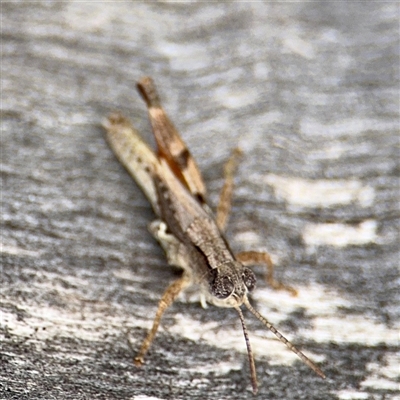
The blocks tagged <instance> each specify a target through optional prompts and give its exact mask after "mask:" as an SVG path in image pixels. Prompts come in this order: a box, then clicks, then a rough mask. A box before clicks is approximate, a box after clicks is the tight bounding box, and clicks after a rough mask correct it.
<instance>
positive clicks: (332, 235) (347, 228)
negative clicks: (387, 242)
mask: <svg viewBox="0 0 400 400" xmlns="http://www.w3.org/2000/svg"><path fill="white" fill-rule="evenodd" d="M377 227H378V223H377V222H376V221H374V220H367V221H363V222H361V223H360V224H358V225H356V226H354V225H347V224H339V223H335V224H334V223H332V224H308V225H306V226H305V228H304V230H303V233H302V237H303V240H304V242H305V243H306V245H307V246H313V247H315V246H325V245H327V246H335V247H344V246H350V245H356V246H359V245H364V244H367V243H375V242H376V241H377V239H378V235H377V233H376V230H377Z"/></svg>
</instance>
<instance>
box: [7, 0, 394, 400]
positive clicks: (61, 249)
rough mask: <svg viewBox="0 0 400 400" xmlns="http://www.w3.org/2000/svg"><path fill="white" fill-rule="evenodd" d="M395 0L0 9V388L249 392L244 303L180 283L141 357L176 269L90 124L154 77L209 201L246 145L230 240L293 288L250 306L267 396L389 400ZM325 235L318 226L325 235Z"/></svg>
mask: <svg viewBox="0 0 400 400" xmlns="http://www.w3.org/2000/svg"><path fill="white" fill-rule="evenodd" d="M398 17H399V6H398V3H395V2H392V3H390V2H372V3H371V2H364V3H361V2H352V3H340V4H337V3H334V2H331V3H328V2H320V3H318V2H307V3H297V4H296V3H290V4H284V3H269V4H267V3H240V4H238V3H236V4H230V5H227V4H225V5H223V4H215V3H195V4H190V5H189V4H167V3H159V4H156V3H153V4H144V3H134V2H132V3H119V4H118V3H113V2H99V3H90V2H87V3H84V2H54V3H23V2H21V3H18V4H13V3H3V5H2V34H3V43H2V52H3V58H2V65H1V67H2V76H1V78H2V113H3V114H2V135H1V140H2V143H1V165H2V187H1V196H2V199H1V200H2V209H1V215H2V220H1V233H0V235H1V244H2V247H1V250H2V253H1V263H2V283H1V313H2V314H1V373H0V398H4V399H43V398H46V399H53V398H54V399H58V400H61V399H95V398H96V399H137V400H139V399H141V400H142V399H150V398H151V399H188V398H190V399H245V398H249V399H250V398H253V396H252V394H251V388H250V380H249V373H248V365H247V357H246V355H245V344H244V340H243V338H242V334H241V331H240V324H239V321H238V319H237V315H236V313H235V311H234V310H224V309H217V308H214V307H209V308H208V309H207V310H204V309H202V308H201V307H200V305H199V303H198V302H197V300H196V297H195V296H192V295H191V294H189V295H188V296H183V297H182V298H181V300H180V301H178V302H176V304H174V305H173V307H172V308H171V309H170V310H169V311H168V312H167V314H166V315H165V318H164V319H163V327H162V329H161V330H160V332H159V334H158V336H157V338H156V341H155V343H154V346H153V347H152V349H151V351H150V353H149V357H148V359H147V363H146V364H145V366H144V367H142V368H141V369H138V368H136V367H135V366H134V365H133V363H132V358H133V356H134V354H135V351H136V350H137V349H138V346H139V344H140V341H141V340H142V339H143V337H144V336H145V334H146V332H147V329H148V327H149V326H150V324H151V320H152V317H153V315H154V313H155V310H156V307H157V301H158V299H159V298H160V296H161V294H162V292H163V290H164V289H165V287H166V286H167V284H168V282H170V281H172V280H173V279H174V278H175V276H176V271H173V270H172V269H171V268H168V267H167V266H166V261H165V259H164V257H163V254H162V251H161V250H160V248H159V247H158V245H157V243H156V242H155V241H154V240H153V239H152V238H151V236H150V234H149V233H148V231H147V228H146V227H147V224H148V223H149V222H150V221H151V220H152V218H153V214H152V211H151V209H150V206H149V205H148V203H147V202H146V199H145V198H144V196H143V195H142V193H141V192H140V191H139V189H138V188H137V187H136V186H135V184H133V183H132V181H131V179H130V177H129V176H128V174H127V173H126V172H125V170H124V169H123V168H122V167H121V166H120V165H119V164H118V162H117V161H116V159H115V158H114V156H113V154H112V152H111V151H110V149H109V148H108V147H107V145H106V142H105V140H104V132H103V130H102V128H101V127H100V122H101V120H102V118H103V117H104V116H105V115H107V114H108V113H109V112H110V111H112V110H115V109H118V110H122V111H123V112H124V113H125V114H126V115H128V116H129V117H130V118H131V119H132V120H133V121H134V124H135V125H136V127H137V128H138V129H139V130H140V131H141V132H142V134H143V136H144V137H145V138H146V140H148V141H149V142H151V143H152V138H151V134H150V129H149V124H148V122H147V116H146V111H145V107H144V105H143V104H142V102H141V100H140V99H139V96H138V95H137V94H136V92H135V89H134V84H135V81H136V80H137V79H138V78H140V77H141V76H142V75H151V76H153V77H154V79H155V80H156V83H157V84H158V87H159V90H160V93H161V97H162V98H163V100H164V106H165V108H166V109H167V111H168V112H169V114H170V116H171V118H172V119H173V121H174V122H175V123H176V125H177V127H178V128H179V129H180V131H181V133H182V136H183V137H184V138H185V140H186V141H187V143H188V145H189V147H190V149H191V150H192V152H193V154H194V155H195V157H196V159H197V160H198V163H199V165H200V167H201V169H202V171H203V172H204V177H205V180H206V182H207V183H208V187H209V197H210V200H211V203H213V204H215V201H216V198H217V195H218V190H219V188H220V187H221V184H222V179H221V176H222V171H221V170H222V165H223V161H224V160H225V159H226V158H227V157H228V156H229V154H230V151H231V149H232V148H234V147H235V146H237V145H240V146H241V148H242V149H243V151H244V153H245V156H244V158H243V160H242V163H241V165H240V168H239V172H238V176H237V185H238V187H237V190H236V192H235V198H234V210H233V214H232V217H231V219H230V223H229V230H228V238H229V240H230V241H231V243H232V246H233V248H234V249H235V250H237V251H240V250H250V249H254V250H269V251H270V252H271V253H272V255H273V256H274V259H275V260H276V262H277V265H278V267H277V276H278V277H279V278H280V279H282V280H284V281H285V282H286V283H289V284H291V285H293V286H295V287H296V288H297V289H298V290H299V296H298V297H297V298H293V297H290V296H289V295H287V294H285V293H276V292H273V291H272V290H270V289H269V288H267V287H266V286H265V285H264V284H263V283H262V279H261V276H262V269H261V268H260V267H256V268H255V271H256V272H257V275H258V276H259V278H260V283H259V285H258V289H257V290H256V291H255V293H254V296H253V302H254V303H255V305H256V306H257V308H258V309H259V310H260V311H261V312H262V313H263V314H265V315H266V316H267V317H268V318H269V319H270V320H271V322H273V323H275V324H276V325H277V327H278V328H279V329H280V330H281V331H282V332H283V333H285V334H286V335H287V336H288V337H289V338H290V339H292V340H293V341H294V342H295V343H296V344H298V345H299V347H301V349H302V350H304V351H305V352H306V353H307V354H309V355H310V356H311V357H312V358H313V359H314V360H316V361H317V362H319V363H320V365H321V367H322V369H323V370H324V371H325V373H326V374H327V376H328V379H327V380H326V381H322V380H321V379H320V378H318V377H317V376H314V374H313V373H312V371H310V370H308V368H307V367H306V366H304V365H302V364H301V363H300V362H297V360H296V358H295V357H294V356H293V357H292V354H291V353H290V352H289V351H288V350H286V349H285V348H284V346H283V345H282V344H280V343H278V342H277V341H276V340H275V339H274V338H272V335H270V334H269V333H268V332H266V331H265V330H263V329H262V328H261V327H260V326H259V324H258V323H256V322H255V321H254V320H253V319H252V318H251V317H250V316H249V315H247V320H248V325H249V330H250V334H251V339H252V341H253V347H254V351H255V353H256V363H257V371H258V377H259V381H260V393H259V397H258V398H260V399H267V398H268V399H299V398H304V399H352V398H354V399H360V398H368V399H386V400H387V399H395V398H397V399H398V398H399V397H398V396H399V392H398V391H397V390H398V383H399V374H398V364H399V358H398V351H399V343H398V329H399V318H398V316H399V315H398V314H399V301H398V300H399V299H398V261H399V260H398V256H399V255H398V216H399V214H398V195H399V193H398V171H399V158H398V128H399V115H398V112H399V80H398V79H399V68H398V61H399V59H398V45H399V38H398ZM326 231H328V233H327V232H326Z"/></svg>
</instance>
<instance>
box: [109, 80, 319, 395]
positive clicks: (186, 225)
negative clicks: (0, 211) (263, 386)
mask: <svg viewBox="0 0 400 400" xmlns="http://www.w3.org/2000/svg"><path fill="white" fill-rule="evenodd" d="M137 89H138V91H139V93H140V95H141V97H142V98H143V100H144V101H145V103H146V105H147V109H148V113H149V119H150V122H151V125H152V129H153V133H154V136H155V139H156V143H157V153H154V152H153V151H152V150H151V149H150V148H149V147H148V146H147V144H146V143H145V142H144V141H143V140H142V139H141V137H140V136H139V134H138V132H137V131H136V130H135V129H134V128H133V126H132V125H131V124H130V122H129V121H128V120H127V119H126V118H125V117H123V116H122V115H121V114H120V113H113V114H111V115H110V116H109V117H108V118H107V120H106V121H105V122H104V123H103V125H104V127H105V129H106V131H107V140H108V143H109V145H110V146H111V148H112V149H113V151H114V153H115V155H116V156H117V158H118V159H119V161H120V162H121V163H122V164H123V165H124V166H125V167H126V169H127V170H128V172H129V173H130V174H131V175H132V177H133V178H134V179H135V181H136V182H137V184H138V185H139V186H140V187H141V189H142V190H143V192H144V193H145V195H146V197H147V198H148V200H149V201H150V203H151V205H152V207H153V209H154V212H155V214H156V215H157V220H155V221H154V222H152V223H151V224H150V227H149V229H150V231H151V233H152V234H153V236H154V237H155V238H156V239H157V241H158V242H159V243H160V244H161V246H162V247H163V249H164V251H165V254H166V257H167V260H168V263H169V264H170V265H174V266H177V267H180V268H181V269H182V270H183V273H182V276H181V277H180V278H178V279H177V280H176V281H174V282H173V283H171V284H170V285H169V286H168V288H167V289H166V290H165V292H164V294H163V296H162V298H161V300H160V302H159V305H158V309H157V312H156V315H155V318H154V321H153V326H152V328H151V330H150V331H149V333H148V335H147V337H146V338H145V339H144V341H143V343H142V346H141V348H140V350H139V353H138V354H137V356H136V358H135V360H134V362H135V364H136V365H138V366H140V365H142V364H143V362H144V357H145V355H146V353H147V351H148V349H149V347H150V345H151V343H152V342H153V340H154V337H155V335H156V332H157V329H158V327H159V324H160V320H161V317H162V315H163V314H164V312H165V310H166V309H167V308H168V307H169V306H170V305H171V304H172V303H173V302H174V301H175V299H176V298H177V297H178V295H179V293H181V292H182V291H183V290H184V289H186V288H187V287H189V286H190V285H193V284H196V285H198V286H199V287H200V289H201V299H202V300H201V301H202V305H203V306H205V305H206V302H208V303H211V304H213V305H215V306H217V307H232V308H234V309H235V310H236V311H237V313H238V315H239V319H240V322H241V325H242V329H243V334H244V339H245V343H246V347H247V354H248V360H249V364H250V375H251V383H252V389H253V393H254V394H256V393H257V390H258V383H257V376H256V369H255V363H254V357H253V352H252V348H251V344H250V340H249V335H248V332H247V328H246V325H245V321H244V317H243V313H242V310H241V306H242V305H244V306H245V307H247V309H248V310H249V311H250V312H251V313H252V314H253V315H254V316H255V317H256V318H257V319H258V320H259V321H261V322H262V323H263V324H264V325H265V326H266V327H267V328H268V329H269V330H271V331H272V332H273V333H274V334H275V335H276V336H277V337H278V339H279V340H280V341H281V342H283V343H284V344H285V345H286V346H287V347H288V348H289V349H290V350H291V351H293V352H294V353H295V354H297V355H298V356H299V357H300V359H301V360H302V361H303V362H304V363H305V364H307V365H308V366H309V367H310V368H311V369H312V370H314V371H315V372H316V373H317V374H318V375H319V376H321V377H322V378H325V375H324V373H323V372H322V371H321V370H320V369H319V368H318V367H317V366H316V365H315V364H314V363H313V362H312V361H311V360H310V359H308V358H307V357H306V356H305V355H304V354H303V353H302V352H301V351H300V350H298V349H297V348H296V347H295V346H294V345H293V344H292V343H291V342H289V341H288V340H287V339H286V338H285V337H284V336H283V335H282V334H281V333H280V332H278V330H277V329H276V328H275V327H274V326H273V325H272V324H271V323H270V322H268V320H267V319H266V318H264V317H263V316H262V315H261V314H260V313H259V312H258V311H257V310H255V309H254V308H253V306H252V305H251V304H250V302H249V299H248V293H249V292H251V291H252V290H253V289H254V287H255V284H256V277H255V275H254V273H253V271H252V270H251V269H250V268H249V265H254V264H265V265H266V266H267V267H268V274H267V281H268V282H269V284H270V285H271V286H272V287H273V288H276V289H286V290H289V291H290V292H292V293H293V294H295V290H294V289H292V288H290V287H287V286H285V285H283V284H281V283H279V282H277V281H275V280H274V278H273V266H272V262H271V258H270V256H269V255H268V254H267V253H259V252H254V251H248V252H241V253H239V254H236V255H233V253H232V251H231V249H230V247H229V244H228V243H227V241H226V239H225V237H224V234H223V232H224V229H225V226H226V223H227V219H228V215H229V211H230V207H231V197H232V190H233V175H234V171H235V168H236V165H237V159H238V156H239V154H240V150H238V149H236V150H235V151H234V152H233V155H232V156H231V158H230V159H229V161H228V162H227V163H226V165H225V169H224V175H225V183H224V186H223V189H222V191H221V194H220V199H219V204H218V208H217V213H216V216H214V214H213V212H212V211H211V208H210V207H209V206H208V205H207V202H206V187H205V184H204V182H203V178H202V176H201V173H200V171H199V168H198V167H197V165H196V163H195V161H194V159H193V157H192V156H191V154H190V152H189V150H188V148H187V147H186V145H185V143H184V142H183V140H182V139H181V137H180V135H179V133H178V131H177V130H176V128H175V127H174V125H173V124H172V122H171V121H170V119H169V118H168V116H167V114H166V113H165V111H164V109H163V108H162V106H161V103H160V98H159V96H158V93H157V90H156V88H155V85H154V82H153V80H152V79H151V78H150V77H144V78H142V79H141V80H140V81H139V82H138V83H137Z"/></svg>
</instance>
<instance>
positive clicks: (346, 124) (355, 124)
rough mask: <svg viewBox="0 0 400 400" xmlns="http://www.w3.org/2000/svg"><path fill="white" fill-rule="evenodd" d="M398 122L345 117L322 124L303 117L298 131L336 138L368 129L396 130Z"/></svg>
mask: <svg viewBox="0 0 400 400" xmlns="http://www.w3.org/2000/svg"><path fill="white" fill-rule="evenodd" d="M398 129H399V127H398V122H397V121H396V122H393V121H384V120H378V119H357V118H351V119H345V120H342V121H338V122H335V123H332V124H322V123H321V122H319V121H317V120H316V119H313V118H303V119H302V121H301V122H300V132H301V134H302V135H303V136H305V137H306V138H308V137H317V136H318V137H320V136H321V135H322V136H324V137H331V138H338V137H341V136H351V135H361V134H363V133H365V132H368V131H374V132H376V133H378V132H386V131H396V132H397V131H398Z"/></svg>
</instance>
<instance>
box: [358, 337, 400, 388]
mask: <svg viewBox="0 0 400 400" xmlns="http://www.w3.org/2000/svg"><path fill="white" fill-rule="evenodd" d="M397 344H398V339H397ZM399 366H400V353H397V354H389V355H387V356H386V357H385V358H384V360H383V362H382V363H381V364H378V363H370V364H368V366H367V369H368V371H370V373H371V375H370V376H369V377H368V378H367V379H366V380H365V381H364V382H362V383H361V386H362V387H365V388H374V389H383V390H396V391H399V390H400V384H399V383H398V382H399V379H400V367H399Z"/></svg>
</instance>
